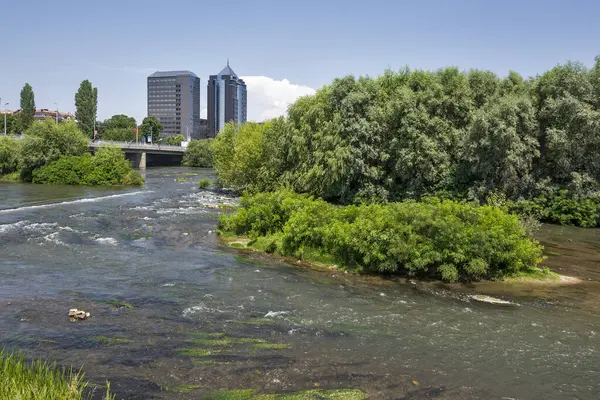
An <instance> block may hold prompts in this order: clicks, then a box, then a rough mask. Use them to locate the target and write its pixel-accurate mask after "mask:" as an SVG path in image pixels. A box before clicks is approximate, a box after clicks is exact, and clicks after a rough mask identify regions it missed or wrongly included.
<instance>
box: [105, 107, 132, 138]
mask: <svg viewBox="0 0 600 400" xmlns="http://www.w3.org/2000/svg"><path fill="white" fill-rule="evenodd" d="M136 126H137V125H136V122H135V118H133V117H128V116H127V115H123V114H119V115H113V116H112V117H110V118H109V119H106V120H104V122H102V124H101V125H100V126H99V127H98V132H99V133H100V136H101V137H102V139H104V140H115V141H120V142H131V141H134V140H135V132H134V129H135V128H136Z"/></svg>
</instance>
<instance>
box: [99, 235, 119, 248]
mask: <svg viewBox="0 0 600 400" xmlns="http://www.w3.org/2000/svg"><path fill="white" fill-rule="evenodd" d="M94 240H95V241H96V242H98V243H100V244H105V245H109V246H116V245H118V244H119V242H118V241H117V239H115V238H111V237H106V238H104V237H97V238H95V239H94Z"/></svg>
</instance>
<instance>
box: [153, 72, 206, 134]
mask: <svg viewBox="0 0 600 400" xmlns="http://www.w3.org/2000/svg"><path fill="white" fill-rule="evenodd" d="M148 116H150V117H156V119H158V121H159V122H160V123H161V124H162V126H163V134H164V136H173V135H180V134H181V135H183V136H185V137H187V136H188V135H189V136H190V137H192V138H193V137H198V136H199V135H200V131H201V125H200V78H198V77H197V76H196V75H195V74H194V73H192V72H190V71H158V72H155V73H154V74H152V75H150V76H149V77H148Z"/></svg>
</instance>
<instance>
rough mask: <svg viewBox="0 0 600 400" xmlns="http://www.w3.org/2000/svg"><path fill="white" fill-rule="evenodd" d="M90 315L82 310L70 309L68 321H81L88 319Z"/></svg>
mask: <svg viewBox="0 0 600 400" xmlns="http://www.w3.org/2000/svg"><path fill="white" fill-rule="evenodd" d="M90 315H91V314H90V313H89V312H85V311H83V310H78V309H76V308H71V309H70V310H69V319H70V320H71V321H78V320H83V319H87V318H89V317H90Z"/></svg>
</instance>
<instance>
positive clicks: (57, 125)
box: [54, 103, 58, 126]
mask: <svg viewBox="0 0 600 400" xmlns="http://www.w3.org/2000/svg"><path fill="white" fill-rule="evenodd" d="M54 104H55V105H56V126H58V103H54Z"/></svg>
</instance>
